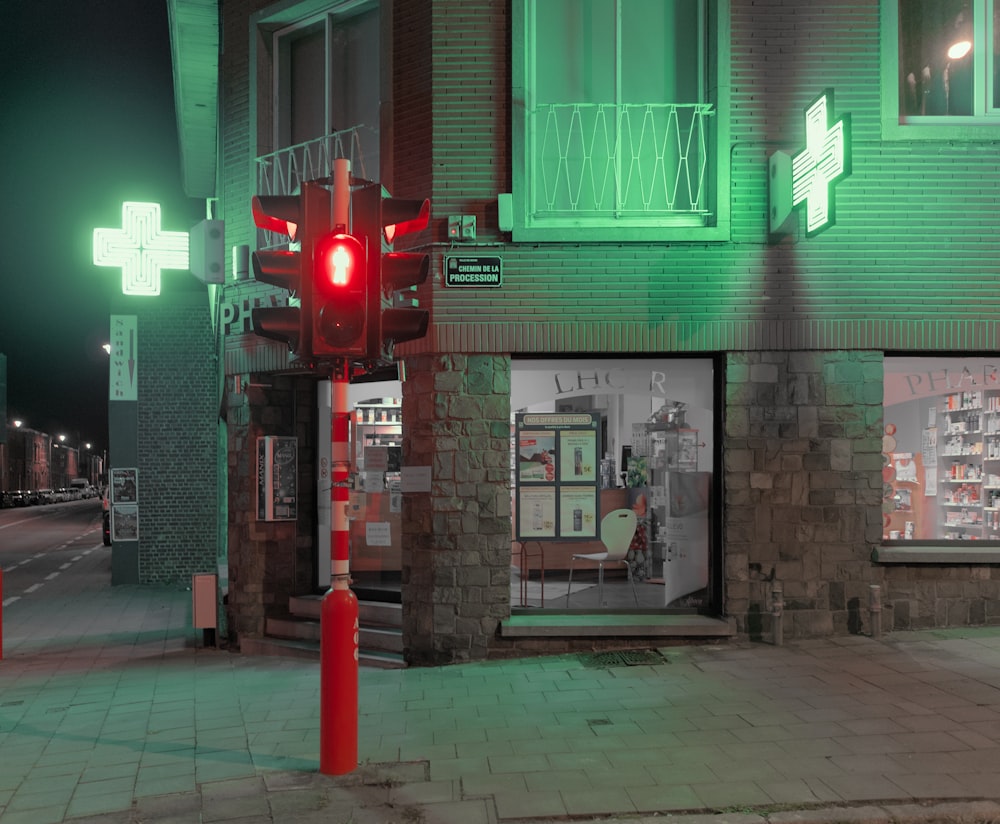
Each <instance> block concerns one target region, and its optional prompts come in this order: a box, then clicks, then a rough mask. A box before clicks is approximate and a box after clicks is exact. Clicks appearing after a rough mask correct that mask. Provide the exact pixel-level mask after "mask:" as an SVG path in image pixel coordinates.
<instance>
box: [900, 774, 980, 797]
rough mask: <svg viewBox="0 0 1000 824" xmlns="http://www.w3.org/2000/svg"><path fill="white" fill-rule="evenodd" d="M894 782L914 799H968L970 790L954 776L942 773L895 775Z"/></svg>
mask: <svg viewBox="0 0 1000 824" xmlns="http://www.w3.org/2000/svg"><path fill="white" fill-rule="evenodd" d="M892 780H893V782H895V783H896V784H898V785H899V786H900V787H902V788H903V789H904V790H906V792H907V793H908V794H909V795H910V796H912V797H913V798H967V797H968V789H967V788H966V787H965V786H963V784H962V782H960V781H958V780H957V779H956V778H955V777H954V776H950V775H944V774H941V773H907V774H905V775H894V776H893V777H892Z"/></svg>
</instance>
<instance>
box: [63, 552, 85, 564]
mask: <svg viewBox="0 0 1000 824" xmlns="http://www.w3.org/2000/svg"><path fill="white" fill-rule="evenodd" d="M82 557H83V556H82V555H74V556H73V557H72V558H71V559H70V562H71V563H72V562H73V561H79V560H80V559H81V558H82ZM66 566H69V564H66Z"/></svg>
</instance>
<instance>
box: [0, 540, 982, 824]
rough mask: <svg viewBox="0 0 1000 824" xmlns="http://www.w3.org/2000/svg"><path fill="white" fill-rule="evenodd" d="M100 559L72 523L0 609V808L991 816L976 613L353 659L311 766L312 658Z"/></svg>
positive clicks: (235, 813) (142, 813) (71, 814)
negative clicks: (964, 621)
mask: <svg viewBox="0 0 1000 824" xmlns="http://www.w3.org/2000/svg"><path fill="white" fill-rule="evenodd" d="M98 540H99V538H98ZM109 581H110V550H108V549H105V548H103V547H95V548H94V549H93V550H92V551H91V552H89V553H88V554H87V555H86V556H84V557H81V559H80V560H79V561H78V562H77V563H75V564H74V565H73V567H72V569H71V570H69V571H67V573H66V574H63V575H62V576H60V577H59V578H57V579H56V580H54V581H51V582H49V583H47V584H46V585H45V586H44V587H42V588H41V589H39V590H38V591H36V592H33V593H31V594H28V595H25V596H24V597H22V598H20V599H19V600H17V601H16V602H14V603H11V604H10V605H9V606H8V607H7V608H6V609H5V611H4V616H3V619H4V633H5V639H4V659H3V660H2V661H0V822H2V824H20V822H31V824H47V822H61V821H78V820H80V821H86V820H91V821H101V822H161V824H165V822H198V821H205V822H211V821H235V822H242V824H258V822H295V824H300V823H301V824H310V822H319V821H323V822H336V823H337V824H394V823H395V824H404V823H405V824H420V822H427V824H495V823H496V822H515V821H524V820H528V819H530V820H533V821H552V820H559V821H565V820H567V819H578V820H591V819H594V818H600V817H608V816H611V817H612V820H614V821H624V820H629V821H639V822H646V824H652V822H653V821H659V820H662V817H663V816H664V815H667V814H669V815H671V817H672V819H682V820H686V821H688V822H689V824H695V822H703V821H717V822H724V824H755V823H757V822H762V821H764V820H767V821H768V822H770V824H797V823H798V822H834V821H853V822H889V821H899V822H906V821H910V822H915V821H926V820H935V821H938V820H940V821H969V822H973V821H979V822H985V821H992V822H1000V628H994V629H980V630H956V631H948V632H925V633H900V634H889V635H886V636H885V638H884V639H883V640H881V641H874V640H871V639H869V638H864V637H850V638H844V639H837V640H832V641H810V642H789V643H788V644H786V646H784V647H780V648H779V647H773V646H769V645H766V644H750V643H728V644H725V645H722V646H705V647H681V648H665V649H662V650H660V653H661V655H660V656H659V657H654V658H653V659H651V661H650V662H648V663H645V664H640V665H634V666H628V665H617V666H612V665H608V664H607V663H606V662H604V661H603V659H601V660H597V661H595V660H594V657H593V656H577V655H566V656H556V657H546V658H528V659H520V660H515V661H508V662H489V663H481V664H467V665H460V666H453V667H445V668H436V669H416V668H414V669H410V670H367V669H363V670H362V671H361V674H360V696H361V698H360V705H361V706H360V721H359V724H360V736H359V755H360V760H361V764H360V766H359V768H358V770H357V771H356V772H354V773H352V774H351V775H348V776H342V777H337V778H333V777H327V776H321V775H318V773H317V769H318V753H319V741H318V737H319V736H318V724H319V721H318V719H319V694H318V692H319V672H318V666H317V665H316V664H314V663H312V662H308V661H302V660H300V659H281V658H249V657H245V656H242V655H239V654H234V653H230V652H223V651H219V650H214V649H198V648H197V647H196V644H195V642H196V640H197V638H198V634H197V633H196V632H195V631H194V630H192V629H191V628H190V610H191V603H190V593H189V592H186V591H182V590H169V589H163V588H143V587H115V588H112V587H111V586H110V583H109ZM685 816H690V818H685Z"/></svg>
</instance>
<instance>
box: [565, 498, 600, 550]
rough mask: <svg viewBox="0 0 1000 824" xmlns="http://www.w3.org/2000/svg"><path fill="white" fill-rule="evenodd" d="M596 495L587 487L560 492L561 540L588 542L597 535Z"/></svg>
mask: <svg viewBox="0 0 1000 824" xmlns="http://www.w3.org/2000/svg"><path fill="white" fill-rule="evenodd" d="M596 504H597V502H596V500H595V499H594V493H593V492H592V491H591V490H590V489H587V488H585V487H563V488H562V489H561V490H560V491H559V523H560V524H561V525H562V528H561V529H560V530H559V532H560V535H559V537H560V538H579V539H580V540H588V539H590V538H594V537H596V535H597V508H596Z"/></svg>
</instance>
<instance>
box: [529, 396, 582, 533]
mask: <svg viewBox="0 0 1000 824" xmlns="http://www.w3.org/2000/svg"><path fill="white" fill-rule="evenodd" d="M599 425H600V418H599V417H598V416H595V415H593V414H591V413H590V412H571V413H566V412H556V413H520V414H518V416H517V418H516V422H515V429H516V436H515V437H516V472H515V474H514V482H515V490H516V491H515V501H516V504H517V518H516V522H515V524H516V526H515V534H516V535H517V537H518V540H521V541H526V540H542V539H550V540H581V539H582V540H591V539H594V538H600V517H599V505H598V502H599V494H600V490H599V482H600V461H599V460H598V451H599V449H598V446H599V435H598V433H599Z"/></svg>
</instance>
